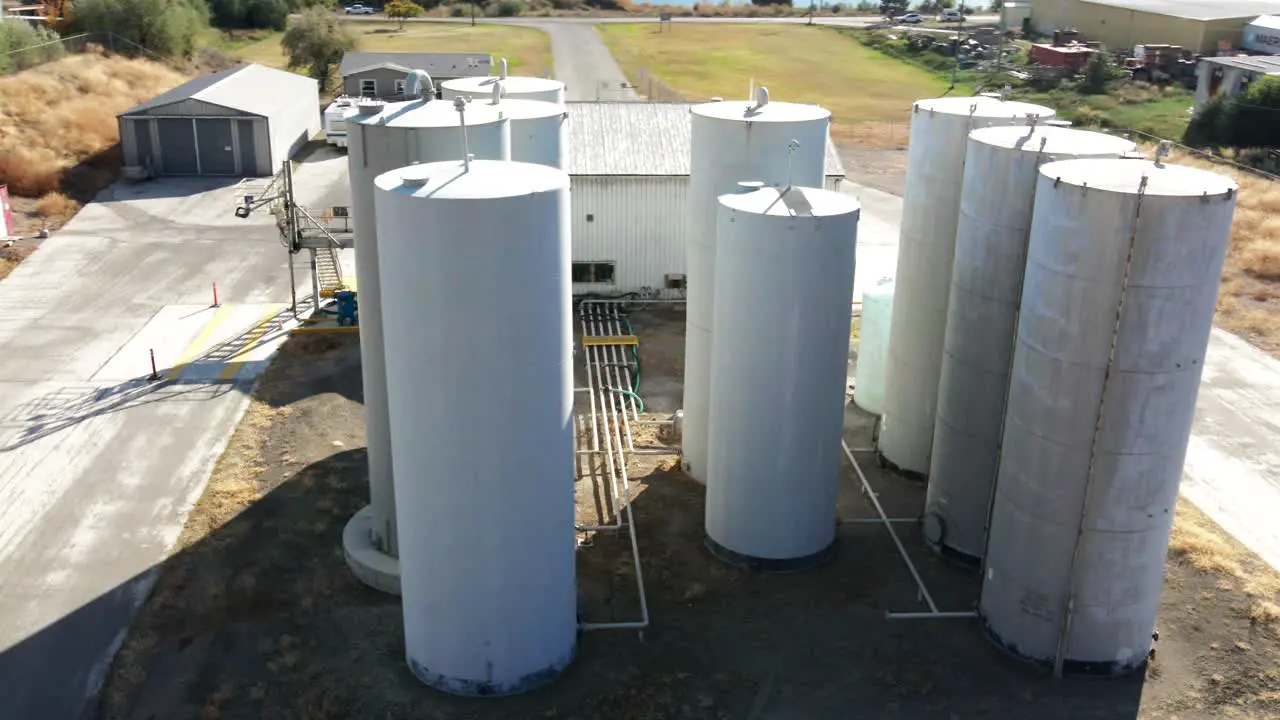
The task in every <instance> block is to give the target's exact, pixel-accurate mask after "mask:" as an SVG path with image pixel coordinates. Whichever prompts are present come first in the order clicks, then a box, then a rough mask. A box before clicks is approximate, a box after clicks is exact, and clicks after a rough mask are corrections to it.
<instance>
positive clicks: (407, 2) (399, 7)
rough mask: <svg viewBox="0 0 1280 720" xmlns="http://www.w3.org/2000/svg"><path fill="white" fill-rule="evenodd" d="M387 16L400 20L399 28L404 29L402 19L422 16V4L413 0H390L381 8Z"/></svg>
mask: <svg viewBox="0 0 1280 720" xmlns="http://www.w3.org/2000/svg"><path fill="white" fill-rule="evenodd" d="M383 10H385V11H386V13H387V17H389V18H391V19H393V20H399V21H400V29H401V30H403V29H404V21H405V20H408V19H409V18H416V17H422V6H421V5H419V4H418V3H416V2H413V0H391V2H389V3H387V5H386V7H385V8H383Z"/></svg>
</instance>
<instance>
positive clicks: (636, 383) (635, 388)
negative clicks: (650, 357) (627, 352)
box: [622, 315, 644, 412]
mask: <svg viewBox="0 0 1280 720" xmlns="http://www.w3.org/2000/svg"><path fill="white" fill-rule="evenodd" d="M622 322H624V323H626V324H627V334H628V335H635V334H636V332H635V330H633V329H631V318H630V317H628V316H626V315H623V316H622ZM631 356H632V357H633V358H635V361H636V374H635V377H633V378H632V380H631V393H632V394H633V395H636V393H639V392H640V346H639V345H632V346H631ZM636 397H637V398H639V397H640V396H639V395H636ZM640 406H641V410H640V412H644V409H643V408H644V403H643V402H641V403H640Z"/></svg>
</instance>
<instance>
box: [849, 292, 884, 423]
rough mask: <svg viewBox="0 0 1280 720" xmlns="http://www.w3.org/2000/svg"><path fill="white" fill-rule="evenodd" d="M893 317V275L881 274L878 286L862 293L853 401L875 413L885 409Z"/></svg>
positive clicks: (877, 413)
mask: <svg viewBox="0 0 1280 720" xmlns="http://www.w3.org/2000/svg"><path fill="white" fill-rule="evenodd" d="M892 319H893V278H880V280H879V281H878V282H877V283H876V285H875V287H872V288H868V289H867V291H866V292H864V293H862V326H861V327H860V328H859V330H858V364H857V367H856V368H855V369H854V371H853V402H854V403H855V404H856V405H857V406H858V407H860V408H862V409H863V410H866V411H867V412H869V413H871V414H872V415H879V414H880V413H882V412H884V375H885V366H886V365H888V363H889V330H890V328H891V325H890V324H889V323H890V321H891V320H892Z"/></svg>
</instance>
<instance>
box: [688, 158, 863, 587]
mask: <svg viewBox="0 0 1280 720" xmlns="http://www.w3.org/2000/svg"><path fill="white" fill-rule="evenodd" d="M748 185H757V184H755V183H749V184H748ZM719 206H720V208H719V210H720V212H719V219H718V222H717V233H716V241H717V245H718V250H717V253H716V260H715V263H716V297H715V327H716V332H715V335H714V337H713V340H712V350H711V394H710V400H711V406H710V423H709V426H708V435H707V506H706V532H707V545H708V547H710V548H711V551H712V553H714V554H715V555H716V556H717V557H719V558H720V559H722V560H725V561H727V562H730V563H733V564H736V565H743V566H747V567H752V568H757V569H761V570H767V571H792V570H802V569H805V568H808V567H811V566H813V565H816V564H818V563H821V562H822V561H823V560H825V559H827V558H828V557H830V554H831V552H832V551H833V550H834V549H835V530H836V523H835V515H836V490H837V486H838V484H839V480H840V473H841V463H842V462H843V456H842V455H841V449H840V439H841V436H842V431H843V428H844V388H845V383H846V378H847V374H848V373H847V366H848V357H849V321H850V310H851V308H850V300H851V298H852V297H853V271H854V266H853V264H854V246H855V243H856V237H857V231H858V215H859V208H860V206H859V204H858V201H857V200H855V199H854V198H852V197H851V196H849V195H845V194H842V193H836V192H831V191H828V190H819V189H814V188H806V187H794V186H792V187H786V188H775V187H763V188H762V187H748V188H746V189H744V191H743V192H740V193H736V194H730V195H723V196H721V197H720V199H719ZM764 288H767V289H768V290H767V292H762V289H764Z"/></svg>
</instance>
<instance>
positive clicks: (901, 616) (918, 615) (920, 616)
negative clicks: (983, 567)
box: [840, 440, 978, 620]
mask: <svg viewBox="0 0 1280 720" xmlns="http://www.w3.org/2000/svg"><path fill="white" fill-rule="evenodd" d="M840 447H841V448H842V449H843V450H844V456H845V457H846V458H848V459H849V464H850V465H852V466H853V471H854V472H855V473H857V474H858V480H859V481H861V482H862V490H863V492H864V493H865V494H866V496H867V498H868V499H870V500H871V504H872V505H874V506H875V508H876V514H877V515H879V516H880V517H879V518H856V519H855V520H854V521H855V522H875V523H879V524H881V525H884V529H885V530H888V531H889V537H890V538H892V539H893V544H894V545H896V546H897V547H898V554H899V555H901V556H902V561H903V562H905V563H906V564H907V569H908V570H910V571H911V577H913V578H915V581H916V588H917V590H918V591H919V595H920V597H921V598H923V599H924V602H925V604H926V605H928V606H929V612H891V611H886V612H885V614H884V615H885V617H886V618H888V619H890V620H944V619H961V618H976V617H978V613H976V612H971V611H969V612H965V611H961V612H944V611H941V610H938V605H937V603H935V602H934V601H933V596H932V595H930V594H929V588H927V587H925V584H924V579H923V578H921V577H920V573H919V572H918V571H917V570H916V565H915V563H913V562H911V556H910V555H908V554H907V548H906V547H905V546H903V544H902V540H900V539H899V538H898V533H897V532H895V531H894V529H893V523H894V522H895V521H896V522H903V521H904V519H903V518H892V519H891V518H890V517H889V516H888V515H885V512H884V507H882V506H881V505H880V498H879V497H877V496H876V493H875V491H874V490H872V489H871V483H869V482H867V476H866V475H864V474H863V473H862V468H861V467H860V466H859V465H858V461H857V460H856V459H855V458H854V457H853V451H852V450H850V449H849V443H847V442H845V441H844V440H841V441H840ZM842 522H844V521H842ZM910 522H915V520H911V521H910Z"/></svg>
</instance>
